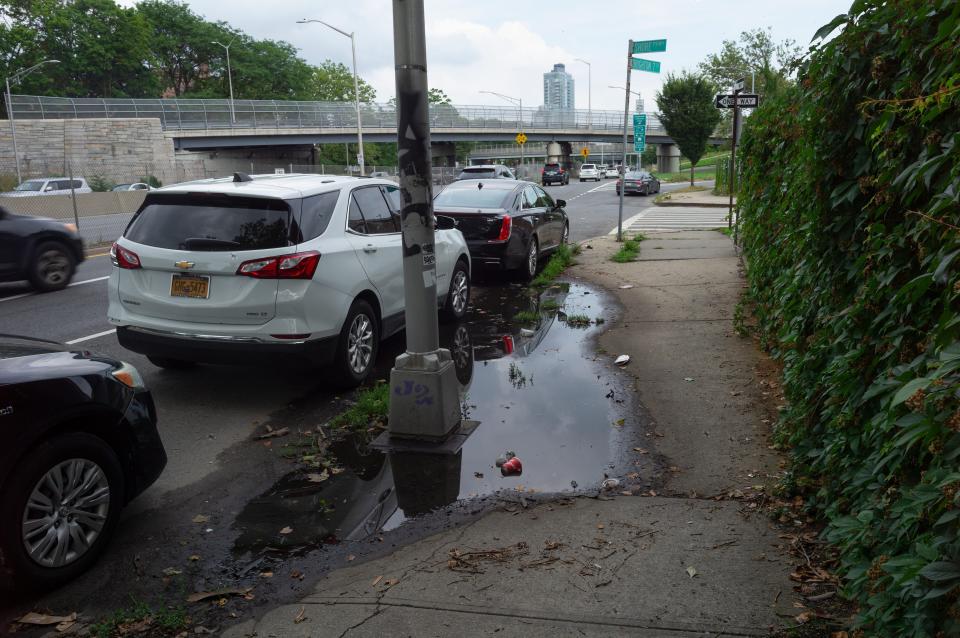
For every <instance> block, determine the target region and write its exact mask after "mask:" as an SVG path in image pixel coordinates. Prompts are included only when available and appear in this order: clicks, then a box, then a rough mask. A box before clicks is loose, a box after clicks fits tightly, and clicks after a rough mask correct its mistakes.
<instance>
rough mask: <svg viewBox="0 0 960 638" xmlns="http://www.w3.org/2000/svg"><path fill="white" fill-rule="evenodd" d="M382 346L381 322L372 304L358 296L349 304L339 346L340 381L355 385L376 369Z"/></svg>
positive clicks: (344, 383) (337, 358)
mask: <svg viewBox="0 0 960 638" xmlns="http://www.w3.org/2000/svg"><path fill="white" fill-rule="evenodd" d="M379 348H380V325H379V324H378V323H377V316H376V314H374V312H373V308H371V307H370V304H369V303H367V302H366V301H364V300H363V299H357V300H356V301H354V302H353V305H352V306H350V312H348V313H347V319H346V321H344V322H343V329H342V330H341V331H340V343H339V345H338V346H337V355H336V362H335V365H336V368H337V372H339V374H338V375H337V383H339V384H340V385H342V386H344V387H354V386H357V385H360V384H361V383H363V381H364V380H365V379H366V378H367V377H368V376H370V373H371V372H373V366H374V364H376V362H377V351H378V350H379Z"/></svg>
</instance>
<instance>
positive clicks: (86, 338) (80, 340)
mask: <svg viewBox="0 0 960 638" xmlns="http://www.w3.org/2000/svg"><path fill="white" fill-rule="evenodd" d="M116 331H117V329H116V328H111V329H110V330H104V331H103V332H98V333H96V334H92V335H87V336H86V337H80V338H79V339H73V340H71V341H67V342H66V343H67V345H68V346H72V345H74V344H76V343H83V342H84V341H90V340H92V339H99V338H100V337H106V336H107V335H112V334H113V333H115V332H116Z"/></svg>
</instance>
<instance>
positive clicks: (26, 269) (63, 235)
mask: <svg viewBox="0 0 960 638" xmlns="http://www.w3.org/2000/svg"><path fill="white" fill-rule="evenodd" d="M81 261H83V240H82V239H80V235H79V234H78V233H77V227H76V226H75V225H73V224H69V223H64V222H60V221H57V220H55V219H47V218H45V217H33V216H30V215H14V214H13V213H11V212H9V211H8V210H7V209H6V208H3V207H2V206H0V282H2V281H21V280H28V281H29V282H30V283H31V284H32V285H33V287H34V288H36V289H37V290H39V291H41V292H49V291H51V290H60V289H61V288H65V287H66V286H67V284H69V283H70V280H71V279H72V278H73V273H74V271H76V268H77V264H79V263H80V262H81Z"/></svg>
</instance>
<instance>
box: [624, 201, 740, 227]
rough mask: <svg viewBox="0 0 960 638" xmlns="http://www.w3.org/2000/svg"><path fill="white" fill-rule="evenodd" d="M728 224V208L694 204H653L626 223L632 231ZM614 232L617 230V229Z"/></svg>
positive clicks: (723, 225) (722, 225)
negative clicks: (696, 205) (668, 205)
mask: <svg viewBox="0 0 960 638" xmlns="http://www.w3.org/2000/svg"><path fill="white" fill-rule="evenodd" d="M726 225H727V210H726V209H724V208H712V207H711V208H708V207H694V206H690V207H687V206H682V207H681V206H670V207H667V206H653V207H650V208H648V209H646V210H644V211H642V212H641V213H639V214H637V215H634V216H633V217H631V218H630V219H628V220H627V223H625V224H624V226H625V227H626V228H627V229H629V230H630V231H638V230H653V229H658V228H663V229H668V230H679V229H684V228H692V229H704V228H720V227H725V226H726ZM614 232H616V230H615V229H614Z"/></svg>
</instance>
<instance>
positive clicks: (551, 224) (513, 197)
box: [433, 179, 570, 279]
mask: <svg viewBox="0 0 960 638" xmlns="http://www.w3.org/2000/svg"><path fill="white" fill-rule="evenodd" d="M566 205H567V203H566V202H565V201H564V200H562V199H558V200H556V201H554V200H553V198H552V197H550V195H548V194H547V193H546V192H545V191H544V190H543V189H542V188H541V187H540V186H538V185H536V184H533V183H531V182H523V181H512V180H499V179H478V180H463V181H458V182H454V183H453V184H450V185H449V186H447V187H446V188H445V189H444V190H443V192H441V193H439V194H438V195H437V196H436V197H435V198H434V200H433V208H434V212H435V213H436V214H437V215H441V216H447V217H452V218H453V219H454V220H455V221H456V223H457V228H458V229H459V230H460V232H461V233H463V237H464V239H466V240H467V247H468V248H469V249H470V259H471V261H472V262H473V263H474V265H481V266H485V267H492V268H495V269H498V270H509V271H516V272H518V273H519V274H520V275H521V276H523V277H524V278H526V279H531V278H533V276H534V275H536V274H537V267H538V265H539V264H540V261H541V259H542V258H543V257H544V256H546V255H549V254H550V253H551V252H553V251H554V250H556V248H557V247H558V246H559V245H560V244H565V243H567V239H568V238H569V237H570V222H569V220H568V219H567V213H566V212H565V211H564V209H563V208H564V206H566Z"/></svg>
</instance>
